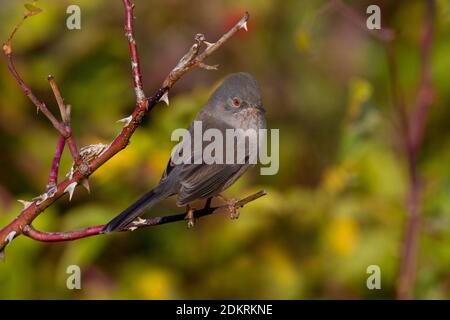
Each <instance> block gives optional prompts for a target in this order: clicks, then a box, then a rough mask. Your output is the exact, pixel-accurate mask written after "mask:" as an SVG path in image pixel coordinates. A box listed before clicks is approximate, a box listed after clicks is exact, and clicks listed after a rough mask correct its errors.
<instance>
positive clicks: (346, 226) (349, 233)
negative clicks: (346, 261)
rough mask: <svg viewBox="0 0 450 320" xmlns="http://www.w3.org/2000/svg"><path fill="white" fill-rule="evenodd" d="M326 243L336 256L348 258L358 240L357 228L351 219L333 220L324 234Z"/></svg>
mask: <svg viewBox="0 0 450 320" xmlns="http://www.w3.org/2000/svg"><path fill="white" fill-rule="evenodd" d="M326 235H327V236H326V238H327V242H328V244H329V246H330V248H331V249H332V251H333V252H335V253H336V254H338V255H341V256H348V255H350V254H352V253H353V252H354V250H355V247H356V245H357V242H358V238H359V227H358V224H357V223H356V221H355V220H354V219H352V218H351V217H336V218H333V219H332V220H331V222H330V224H329V225H328V228H327V232H326Z"/></svg>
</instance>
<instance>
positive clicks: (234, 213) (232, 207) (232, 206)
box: [217, 194, 239, 220]
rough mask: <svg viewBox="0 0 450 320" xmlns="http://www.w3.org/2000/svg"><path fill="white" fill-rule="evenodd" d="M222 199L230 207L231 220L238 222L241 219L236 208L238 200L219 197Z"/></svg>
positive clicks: (220, 195) (219, 195)
mask: <svg viewBox="0 0 450 320" xmlns="http://www.w3.org/2000/svg"><path fill="white" fill-rule="evenodd" d="M217 196H218V197H219V198H220V199H222V200H223V201H225V203H226V204H227V205H228V212H229V213H230V218H231V220H236V219H238V218H239V211H238V210H237V208H236V203H237V202H238V200H237V199H234V198H227V197H225V196H223V195H222V194H218V195H217Z"/></svg>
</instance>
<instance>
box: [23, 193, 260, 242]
mask: <svg viewBox="0 0 450 320" xmlns="http://www.w3.org/2000/svg"><path fill="white" fill-rule="evenodd" d="M264 195H266V192H265V191H259V192H257V193H255V194H252V195H251V196H248V197H246V198H244V199H242V200H239V201H238V202H236V204H235V205H234V207H235V208H236V209H238V208H242V207H243V206H244V205H246V204H247V203H249V202H251V201H253V200H256V199H258V198H260V197H262V196H264ZM223 210H229V206H228V205H223V206H219V207H205V208H203V209H198V210H195V211H194V218H195V219H198V218H200V217H203V216H206V215H210V214H213V213H218V212H221V211H223ZM185 219H186V213H185V212H183V213H178V214H173V215H169V216H161V217H151V218H148V219H141V220H137V221H135V222H133V223H132V224H131V226H129V227H127V228H126V229H123V230H120V231H122V232H123V231H134V230H136V229H140V228H146V227H153V226H158V225H161V224H166V223H172V222H176V221H183V220H185ZM104 226H105V225H104V224H102V225H98V226H93V227H88V228H84V229H80V230H74V231H68V232H43V231H39V230H36V229H35V228H33V227H32V226H31V225H27V226H25V228H24V230H23V234H24V235H26V236H27V237H30V238H32V239H34V240H37V241H43V242H61V241H71V240H76V239H80V238H86V237H91V236H96V235H99V234H102V233H101V232H102V230H103V227H104Z"/></svg>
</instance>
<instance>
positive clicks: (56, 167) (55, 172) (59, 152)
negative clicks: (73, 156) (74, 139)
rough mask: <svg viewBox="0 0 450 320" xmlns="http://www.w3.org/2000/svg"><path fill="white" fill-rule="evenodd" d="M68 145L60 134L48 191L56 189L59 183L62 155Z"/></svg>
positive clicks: (46, 189)
mask: <svg viewBox="0 0 450 320" xmlns="http://www.w3.org/2000/svg"><path fill="white" fill-rule="evenodd" d="M65 145H66V139H65V138H64V137H63V136H59V139H58V143H57V144H56V150H55V155H54V156H53V160H52V166H51V168H50V174H49V176H48V183H47V187H46V188H45V191H46V192H49V191H50V190H52V189H54V188H55V187H56V184H57V183H58V171H59V164H60V162H61V155H62V153H63V151H64V146H65Z"/></svg>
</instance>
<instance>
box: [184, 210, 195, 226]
mask: <svg viewBox="0 0 450 320" xmlns="http://www.w3.org/2000/svg"><path fill="white" fill-rule="evenodd" d="M194 211H195V209H194V208H191V206H190V205H186V218H184V219H185V220H186V221H187V226H188V228H192V227H193V226H194V225H195V217H194Z"/></svg>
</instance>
